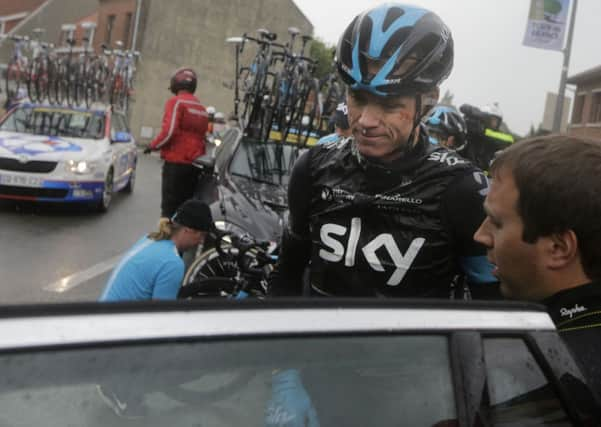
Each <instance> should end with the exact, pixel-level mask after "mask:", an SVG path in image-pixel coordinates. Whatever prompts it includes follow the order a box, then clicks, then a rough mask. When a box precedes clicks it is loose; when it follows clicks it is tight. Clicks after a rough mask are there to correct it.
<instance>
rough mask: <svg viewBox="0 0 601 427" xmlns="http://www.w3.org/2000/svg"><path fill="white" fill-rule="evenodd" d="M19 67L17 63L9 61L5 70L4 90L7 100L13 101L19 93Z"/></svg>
mask: <svg viewBox="0 0 601 427" xmlns="http://www.w3.org/2000/svg"><path fill="white" fill-rule="evenodd" d="M21 74H22V72H21V67H20V66H19V63H18V62H17V61H14V60H13V61H11V62H10V63H9V64H8V66H7V68H6V79H5V80H4V88H5V90H6V91H5V93H6V98H7V99H13V98H14V97H15V96H16V95H17V92H18V91H19V88H20V85H21Z"/></svg>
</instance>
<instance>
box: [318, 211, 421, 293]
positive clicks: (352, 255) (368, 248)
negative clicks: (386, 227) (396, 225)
mask: <svg viewBox="0 0 601 427" xmlns="http://www.w3.org/2000/svg"><path fill="white" fill-rule="evenodd" d="M347 233H348V240H347V241H346V247H345V245H344V242H343V241H342V240H339V239H338V238H345V237H346V236H347ZM319 236H320V239H321V242H322V244H323V245H324V246H325V247H326V248H327V250H326V249H320V250H319V256H320V258H322V259H324V260H326V261H329V262H343V261H344V265H345V266H346V267H354V266H355V263H356V260H357V249H359V248H358V245H359V238H360V237H361V218H353V219H352V220H351V228H350V231H349V229H348V227H344V226H342V225H339V224H324V225H322V226H321V229H320V231H319ZM424 243H426V239H424V238H421V237H418V238H415V239H413V241H412V242H411V244H410V245H409V248H408V249H407V251H406V252H405V253H404V254H403V253H402V252H401V250H400V249H399V247H398V245H397V243H396V242H395V240H394V237H393V236H392V234H390V233H382V234H379V235H377V236H376V237H374V238H373V239H372V240H371V241H370V242H368V243H367V244H366V245H365V246H363V247H362V248H360V249H361V252H362V253H363V256H364V257H365V259H366V260H367V262H368V264H369V265H370V267H371V268H372V269H373V270H375V271H378V272H384V271H385V270H384V266H383V265H382V261H381V260H380V259H379V258H378V255H377V253H376V252H377V251H378V250H380V249H381V248H382V247H384V248H385V249H386V251H387V252H388V255H390V258H391V259H392V262H393V263H394V266H395V270H394V272H393V273H392V275H391V276H390V277H389V278H388V281H387V282H386V284H387V285H389V286H398V285H399V284H400V283H401V282H402V281H403V278H404V277H405V275H406V274H407V271H409V269H410V268H411V265H412V264H413V261H415V258H416V257H417V254H418V253H419V251H420V249H421V248H422V247H423V246H424Z"/></svg>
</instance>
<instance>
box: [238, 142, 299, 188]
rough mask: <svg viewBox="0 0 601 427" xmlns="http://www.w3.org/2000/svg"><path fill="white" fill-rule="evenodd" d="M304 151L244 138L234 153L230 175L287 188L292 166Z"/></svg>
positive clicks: (292, 146) (276, 143)
mask: <svg viewBox="0 0 601 427" xmlns="http://www.w3.org/2000/svg"><path fill="white" fill-rule="evenodd" d="M306 150H307V149H306V148H299V147H298V146H295V145H289V144H281V143H278V142H274V141H269V142H259V141H256V140H252V139H247V138H244V139H242V141H241V142H240V146H239V147H238V149H237V150H236V152H235V153H234V157H233V159H232V163H231V165H230V173H231V174H232V175H236V176H242V177H245V178H250V179H252V180H255V181H260V182H265V183H268V184H276V185H285V186H287V185H288V181H289V179H290V172H291V171H292V165H293V164H294V162H295V161H296V159H297V158H298V157H299V156H300V154H302V153H303V152H304V151H306Z"/></svg>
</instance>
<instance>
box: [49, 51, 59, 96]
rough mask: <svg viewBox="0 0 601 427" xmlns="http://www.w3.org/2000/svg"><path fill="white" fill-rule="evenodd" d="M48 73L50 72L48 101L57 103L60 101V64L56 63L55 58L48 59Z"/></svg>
mask: <svg viewBox="0 0 601 427" xmlns="http://www.w3.org/2000/svg"><path fill="white" fill-rule="evenodd" d="M47 74H48V89H47V94H48V102H49V103H50V104H56V103H58V93H57V92H58V85H59V83H58V78H59V77H58V76H59V74H58V66H57V64H56V62H55V61H53V60H48V69H47Z"/></svg>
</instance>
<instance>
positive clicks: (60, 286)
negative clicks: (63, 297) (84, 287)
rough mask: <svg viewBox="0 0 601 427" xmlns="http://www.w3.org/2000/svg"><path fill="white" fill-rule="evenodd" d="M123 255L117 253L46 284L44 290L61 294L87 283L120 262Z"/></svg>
mask: <svg viewBox="0 0 601 427" xmlns="http://www.w3.org/2000/svg"><path fill="white" fill-rule="evenodd" d="M122 256H123V255H122V254H121V255H117V256H116V257H113V258H111V259H107V260H106V261H102V262H99V263H98V264H95V265H93V266H91V267H90V268H87V269H85V270H82V271H78V272H77V273H73V274H71V275H70V276H65V277H63V278H62V279H59V280H57V281H56V282H54V283H51V284H49V285H48V286H45V287H44V290H45V291H48V292H56V293H59V294H62V293H63V292H67V291H70V290H71V289H73V288H74V287H76V286H79V285H81V284H82V283H85V282H87V281H88V280H91V279H93V278H94V277H96V276H100V275H101V274H103V273H105V272H107V271H108V270H110V269H112V268H113V267H114V266H115V265H116V264H117V263H118V262H119V260H120V259H121V257H122Z"/></svg>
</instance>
